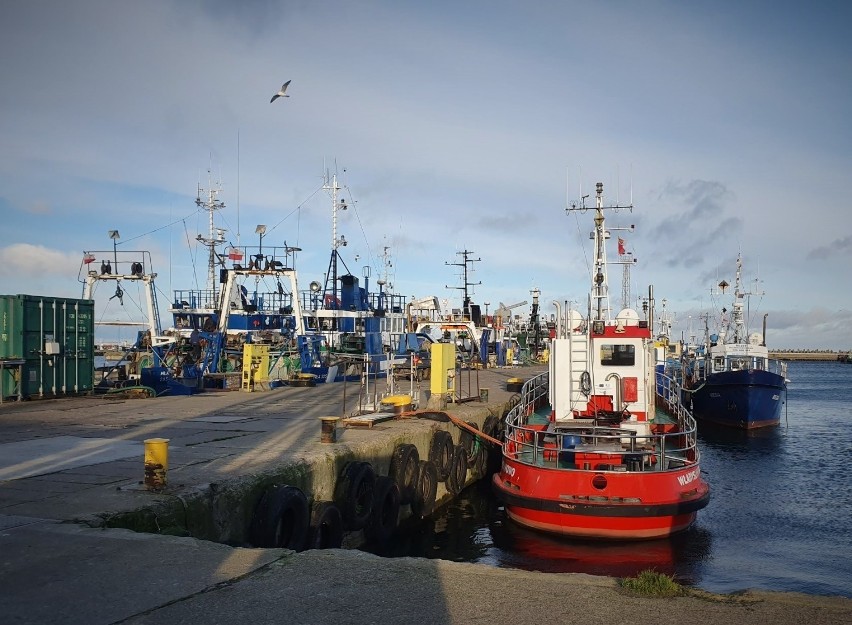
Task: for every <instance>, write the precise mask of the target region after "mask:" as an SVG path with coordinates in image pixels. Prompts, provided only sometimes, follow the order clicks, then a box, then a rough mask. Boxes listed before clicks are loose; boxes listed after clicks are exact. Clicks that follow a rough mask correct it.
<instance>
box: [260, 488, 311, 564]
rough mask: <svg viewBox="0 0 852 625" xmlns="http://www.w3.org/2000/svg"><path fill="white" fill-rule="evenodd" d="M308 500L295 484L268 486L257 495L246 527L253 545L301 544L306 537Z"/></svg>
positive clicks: (290, 546)
mask: <svg viewBox="0 0 852 625" xmlns="http://www.w3.org/2000/svg"><path fill="white" fill-rule="evenodd" d="M309 521H310V519H309V514H308V500H307V498H306V497H305V494H304V493H303V492H302V491H301V490H299V489H298V488H296V487H295V486H272V487H270V488H268V489H267V490H266V491H265V492H264V493H263V495H262V496H261V498H260V501H259V502H258V504H257V508H256V509H255V512H254V517H253V518H252V522H251V526H250V528H249V534H250V540H251V543H252V544H253V545H254V546H255V547H284V548H286V549H292V550H294V551H302V550H304V548H305V544H306V540H307V537H308V523H309Z"/></svg>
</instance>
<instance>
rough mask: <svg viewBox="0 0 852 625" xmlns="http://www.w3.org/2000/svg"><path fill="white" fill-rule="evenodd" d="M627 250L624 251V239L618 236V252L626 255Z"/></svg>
mask: <svg viewBox="0 0 852 625" xmlns="http://www.w3.org/2000/svg"><path fill="white" fill-rule="evenodd" d="M626 253H627V252H625V251H624V239H622V238H621V237H618V254H619V255H620V256H624V255H625V254H626Z"/></svg>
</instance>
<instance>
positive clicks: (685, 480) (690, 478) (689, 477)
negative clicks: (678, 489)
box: [677, 468, 700, 486]
mask: <svg viewBox="0 0 852 625" xmlns="http://www.w3.org/2000/svg"><path fill="white" fill-rule="evenodd" d="M699 473H700V471H699V469H698V468H695V469H693V470H692V471H690V472H689V473H684V474H683V475H678V476H677V481H678V484H680V485H681V486H686V485H687V484H691V483H692V482H694V481H695V480H697V479H698V475H699Z"/></svg>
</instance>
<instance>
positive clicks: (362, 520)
mask: <svg viewBox="0 0 852 625" xmlns="http://www.w3.org/2000/svg"><path fill="white" fill-rule="evenodd" d="M375 486H376V474H375V472H374V471H373V467H372V465H371V464H370V463H369V462H351V463H349V464H348V465H346V468H345V469H344V470H343V476H342V477H341V479H340V481H339V482H338V501H339V502H340V504H341V512H342V513H343V524H344V527H346V529H349V530H360V529H363V528H364V526H365V525H366V524H367V521H368V520H369V519H370V512H371V511H372V509H373V490H374V489H375Z"/></svg>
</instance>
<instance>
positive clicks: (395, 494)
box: [364, 475, 399, 545]
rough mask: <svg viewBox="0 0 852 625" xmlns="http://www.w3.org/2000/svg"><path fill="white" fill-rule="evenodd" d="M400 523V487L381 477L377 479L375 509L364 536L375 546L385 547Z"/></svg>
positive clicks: (374, 499)
mask: <svg viewBox="0 0 852 625" xmlns="http://www.w3.org/2000/svg"><path fill="white" fill-rule="evenodd" d="M398 521H399V487H398V486H397V485H396V482H394V481H393V480H392V479H391V478H389V477H385V476H383V475H381V476H379V477H377V478H376V488H375V491H374V492H373V509H372V512H371V514H370V520H369V521H368V522H367V526H366V527H365V528H364V536H365V537H366V539H367V540H368V541H369V542H371V543H373V544H377V545H383V544H385V543H387V542H388V541H389V540H390V538H391V536H392V535H393V533H394V530H396V526H397V522H398Z"/></svg>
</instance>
